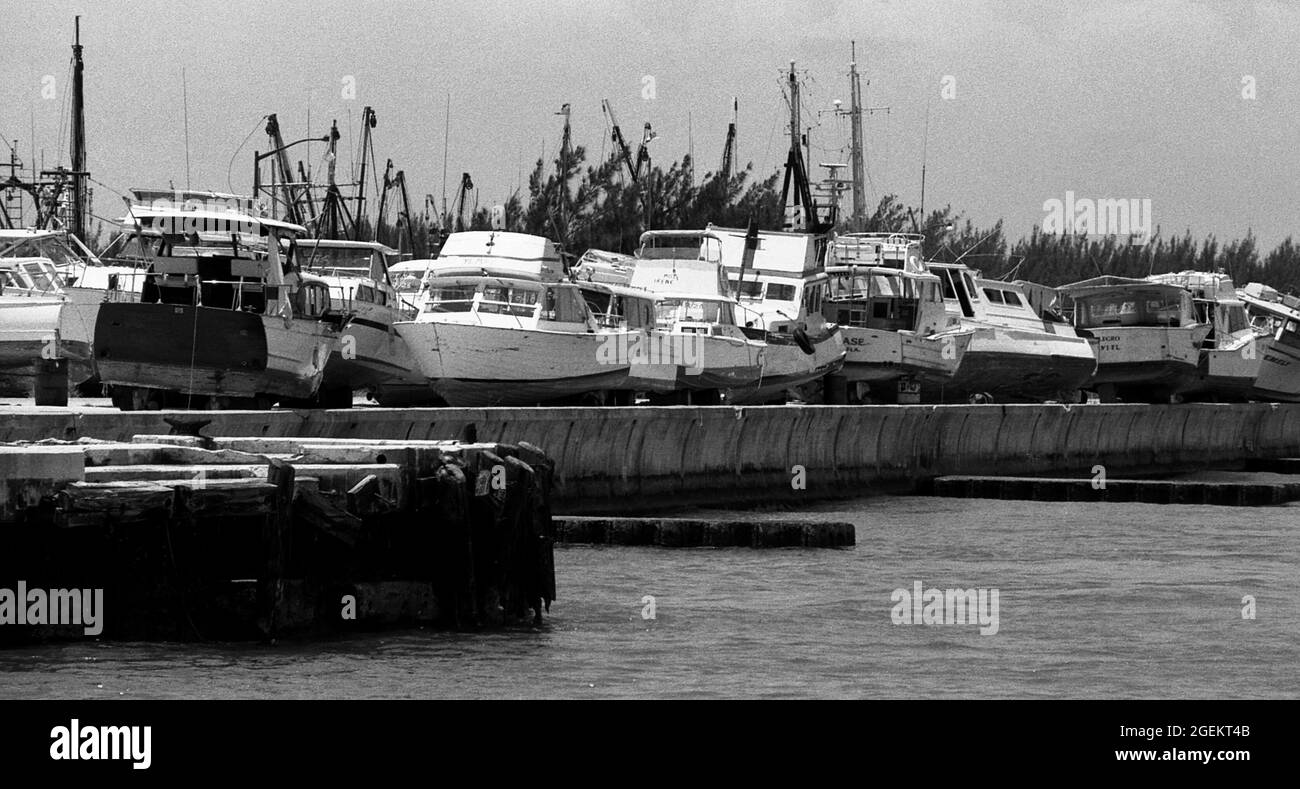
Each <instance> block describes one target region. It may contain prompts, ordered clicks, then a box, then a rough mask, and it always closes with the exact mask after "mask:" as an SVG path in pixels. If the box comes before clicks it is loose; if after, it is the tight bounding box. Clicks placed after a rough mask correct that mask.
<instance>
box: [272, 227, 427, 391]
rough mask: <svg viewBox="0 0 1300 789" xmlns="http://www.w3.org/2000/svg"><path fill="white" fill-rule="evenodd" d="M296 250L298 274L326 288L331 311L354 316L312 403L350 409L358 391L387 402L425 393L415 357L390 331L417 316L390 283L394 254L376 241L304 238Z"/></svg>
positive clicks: (395, 257) (396, 257) (394, 261)
mask: <svg viewBox="0 0 1300 789" xmlns="http://www.w3.org/2000/svg"><path fill="white" fill-rule="evenodd" d="M297 246H298V260H299V263H300V266H301V268H302V270H303V271H304V272H305V273H308V274H311V275H314V276H317V277H319V278H320V279H321V280H322V281H324V282H325V283H326V284H327V285H329V289H330V306H331V308H332V309H333V310H334V311H335V312H337V313H340V314H346V315H350V316H352V317H351V320H350V321H349V322H348V325H347V328H346V329H345V330H344V331H343V333H342V334H340V336H339V338H338V341H337V343H336V345H335V347H334V348H333V350H332V351H331V352H330V359H329V363H328V364H327V365H326V366H325V377H324V379H323V380H322V381H321V385H320V389H319V390H318V391H317V394H316V398H315V400H316V403H317V404H319V405H322V406H325V407H327V408H348V407H350V406H351V405H352V398H353V393H354V392H357V391H362V390H366V391H370V392H371V393H372V395H376V397H375V399H379V398H378V397H377V393H379V392H380V391H387V392H388V401H389V402H390V403H392V402H397V400H398V399H399V393H402V392H415V393H421V394H423V393H426V392H427V391H428V387H427V386H425V385H424V378H423V376H421V375H420V374H419V371H418V365H417V364H416V362H415V357H414V356H413V355H412V354H411V352H410V349H409V348H407V346H406V341H405V340H403V339H402V338H401V337H399V336H398V335H397V331H396V330H395V329H394V328H393V324H395V323H397V322H399V321H406V320H412V319H414V317H415V314H416V311H415V308H414V307H411V306H408V305H407V304H406V303H405V301H404V300H403V298H402V294H401V293H400V292H399V291H398V290H397V288H396V287H395V286H394V285H393V283H392V282H391V280H390V278H389V266H390V265H393V264H396V263H397V262H398V258H399V254H398V252H397V250H395V249H392V248H390V247H387V246H384V245H383V244H380V243H378V242H374V241H344V240H332V239H303V240H300V241H299V242H298V244H297ZM417 399H418V398H417ZM401 400H402V402H403V404H406V405H411V404H413V403H412V402H410V401H409V400H407V399H406V398H401Z"/></svg>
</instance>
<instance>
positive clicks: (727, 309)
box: [655, 299, 736, 329]
mask: <svg viewBox="0 0 1300 789" xmlns="http://www.w3.org/2000/svg"><path fill="white" fill-rule="evenodd" d="M655 318H656V320H657V322H658V323H659V325H660V326H662V327H664V328H666V329H671V328H672V325H673V324H674V323H677V322H680V321H689V322H693V323H720V324H723V325H726V326H733V325H735V322H736V320H735V314H734V313H733V312H732V310H731V305H730V304H729V303H727V302H725V301H695V300H691V299H664V300H663V301H660V302H659V303H658V304H656V305H655Z"/></svg>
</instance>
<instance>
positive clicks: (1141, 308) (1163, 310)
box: [1074, 292, 1182, 329]
mask: <svg viewBox="0 0 1300 789" xmlns="http://www.w3.org/2000/svg"><path fill="white" fill-rule="evenodd" d="M1074 320H1075V325H1076V326H1078V327H1079V328H1081V329H1091V328H1098V327H1106V326H1180V325H1182V300H1181V299H1180V298H1179V297H1178V295H1177V294H1172V293H1171V294H1163V293H1132V292H1126V293H1117V294H1114V295H1103V296H1094V297H1091V298H1087V299H1083V300H1082V301H1080V302H1079V303H1078V305H1077V306H1076V307H1075V310H1074Z"/></svg>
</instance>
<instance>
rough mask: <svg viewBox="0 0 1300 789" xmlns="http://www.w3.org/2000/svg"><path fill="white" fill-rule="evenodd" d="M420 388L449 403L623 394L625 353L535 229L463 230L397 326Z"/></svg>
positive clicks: (602, 399)
mask: <svg viewBox="0 0 1300 789" xmlns="http://www.w3.org/2000/svg"><path fill="white" fill-rule="evenodd" d="M394 326H395V328H396V329H397V332H398V334H399V335H400V336H401V337H402V338H403V339H405V340H406V342H407V344H408V346H409V347H410V349H411V352H412V353H413V354H414V356H415V360H416V363H417V365H418V367H419V370H420V373H421V375H423V376H424V379H425V381H426V385H427V386H428V387H429V388H430V389H431V390H432V391H433V392H434V393H435V394H436V395H437V396H438V398H439V399H440V400H442V401H443V402H445V403H447V404H448V405H454V406H494V405H532V404H537V403H543V402H550V401H559V400H573V401H579V402H582V403H586V404H603V403H606V402H610V401H612V400H615V401H616V400H626V395H625V394H622V393H623V392H625V391H626V390H627V385H628V367H629V365H628V364H627V362H626V360H618V359H612V358H611V356H610V355H609V354H608V348H609V345H608V344H609V343H611V342H613V343H618V342H627V340H628V338H627V337H620V336H619V335H627V334H628V333H629V331H628V330H623V329H616V328H608V327H604V326H601V324H600V322H599V321H598V320H597V319H596V316H595V315H593V314H592V312H591V309H590V307H589V306H588V305H587V302H586V301H585V300H584V299H583V297H582V293H581V291H580V290H579V289H578V286H577V285H576V284H575V283H573V282H570V281H568V280H567V279H565V276H564V269H563V262H562V260H561V258H560V252H559V250H558V248H557V247H556V245H555V244H554V243H553V242H551V241H550V240H548V239H545V238H542V237H540V236H533V235H527V234H524V233H507V232H499V231H466V232H460V233H452V234H451V235H450V236H448V237H447V241H446V243H445V244H444V245H443V247H442V250H441V251H440V253H439V255H438V258H437V259H436V260H434V261H433V262H432V263H431V264H430V266H429V271H428V275H427V278H426V280H425V288H424V290H423V301H422V304H421V309H420V313H419V314H418V315H417V316H416V317H415V319H414V320H411V321H400V322H398V323H396V324H394Z"/></svg>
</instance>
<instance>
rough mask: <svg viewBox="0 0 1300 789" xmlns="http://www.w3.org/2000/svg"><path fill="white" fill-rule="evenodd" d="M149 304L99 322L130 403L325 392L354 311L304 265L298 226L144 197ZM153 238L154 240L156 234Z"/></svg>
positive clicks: (215, 401)
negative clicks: (340, 307)
mask: <svg viewBox="0 0 1300 789" xmlns="http://www.w3.org/2000/svg"><path fill="white" fill-rule="evenodd" d="M123 224H124V225H127V226H130V227H133V228H135V229H136V231H137V235H138V236H139V237H140V242H141V243H142V246H144V247H146V249H145V250H144V251H145V255H146V260H147V261H148V269H147V272H146V274H147V279H146V281H145V284H144V286H143V288H142V291H141V297H140V301H139V303H128V302H109V303H106V304H104V305H103V306H102V307H101V308H100V311H99V317H98V319H97V321H96V323H95V339H94V353H95V363H96V366H97V368H98V371H99V375H100V378H101V379H102V380H103V381H104V383H107V384H109V385H110V386H111V387H112V398H113V403H114V405H116V406H117V407H118V408H120V409H122V410H141V409H154V408H162V407H169V406H177V407H192V408H202V407H208V408H214V409H224V408H231V407H256V408H265V407H269V406H270V405H271V404H272V403H274V402H277V401H279V400H282V399H306V398H310V397H312V396H313V395H315V393H316V390H317V389H318V387H319V386H320V383H321V380H322V379H323V377H324V374H325V366H326V363H327V362H328V361H329V356H330V352H331V350H332V349H333V348H334V346H335V343H337V341H338V338H339V333H340V330H341V329H342V327H343V326H344V325H345V324H346V322H347V316H346V315H343V314H340V313H338V312H335V311H334V310H333V309H332V307H331V301H330V289H329V284H328V282H326V281H325V280H323V279H321V278H320V277H315V276H312V275H310V274H304V273H303V272H301V271H300V270H299V268H298V265H297V260H296V255H295V252H296V250H295V246H296V240H297V237H299V236H301V235H302V234H303V233H305V230H304V228H302V227H301V226H299V225H294V224H290V223H287V222H280V221H276V220H272V219H265V218H258V217H253V216H249V215H246V214H241V213H237V212H234V211H207V210H199V211H186V210H183V209H176V208H149V207H143V206H136V207H133V208H132V209H131V217H129V218H128V219H126V220H124V222H123ZM146 241H147V243H146Z"/></svg>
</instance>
